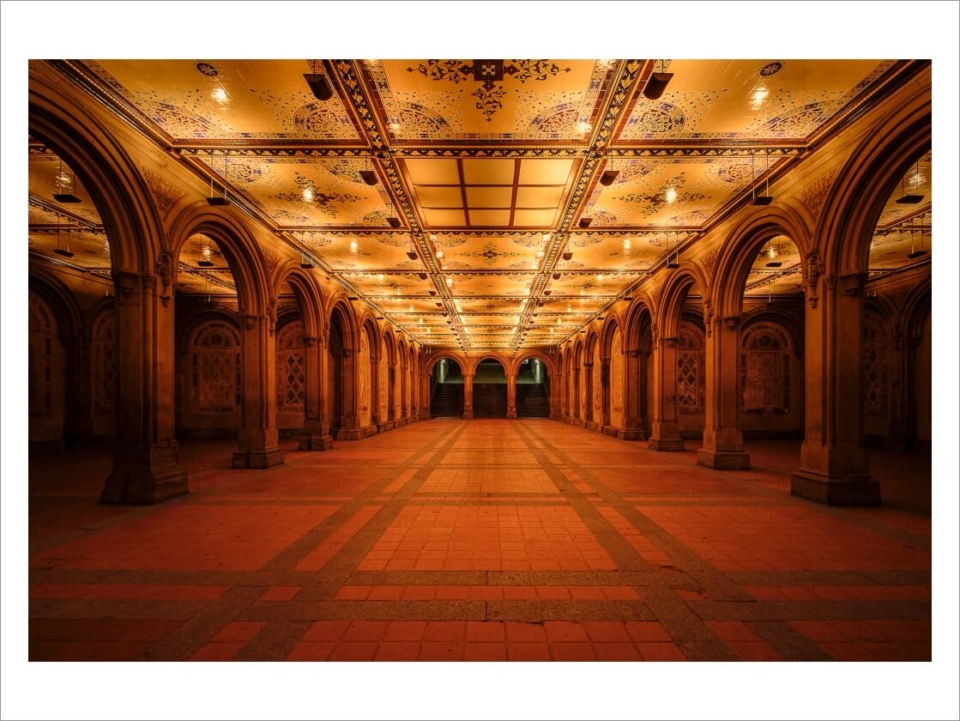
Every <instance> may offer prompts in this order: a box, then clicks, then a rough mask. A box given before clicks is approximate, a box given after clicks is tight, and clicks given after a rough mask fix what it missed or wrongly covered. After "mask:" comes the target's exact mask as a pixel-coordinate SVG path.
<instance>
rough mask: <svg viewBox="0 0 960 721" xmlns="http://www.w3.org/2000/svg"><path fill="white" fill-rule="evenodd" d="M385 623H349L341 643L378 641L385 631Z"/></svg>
mask: <svg viewBox="0 0 960 721" xmlns="http://www.w3.org/2000/svg"><path fill="white" fill-rule="evenodd" d="M387 623H388V622H387V621H351V622H350V625H349V626H348V627H347V630H346V631H344V633H343V636H342V637H341V638H340V640H341V642H353V643H357V642H365V641H380V640H381V639H382V638H383V634H384V633H385V632H386V630H387Z"/></svg>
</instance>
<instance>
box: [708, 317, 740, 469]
mask: <svg viewBox="0 0 960 721" xmlns="http://www.w3.org/2000/svg"><path fill="white" fill-rule="evenodd" d="M711 322H712V323H713V328H708V329H707V340H706V345H707V347H706V366H707V368H706V371H707V378H706V399H705V400H706V408H705V409H704V428H703V447H702V448H700V449H699V450H698V451H697V463H699V464H700V465H701V466H707V467H708V468H716V469H732V470H745V469H747V468H750V456H749V454H748V453H747V452H746V451H745V450H744V449H743V432H742V431H741V430H740V402H741V397H742V396H741V389H740V318H739V317H735V316H730V317H727V318H723V319H722V320H720V319H711Z"/></svg>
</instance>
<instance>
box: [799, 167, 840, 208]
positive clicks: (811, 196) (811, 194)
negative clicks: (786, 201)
mask: <svg viewBox="0 0 960 721" xmlns="http://www.w3.org/2000/svg"><path fill="white" fill-rule="evenodd" d="M836 177H837V170H836V169H833V170H831V171H830V172H828V173H825V174H824V175H821V176H820V177H819V178H817V179H816V180H814V181H813V182H812V183H811V184H810V185H808V186H807V187H806V188H804V190H803V192H802V193H801V194H800V200H801V202H803V204H804V205H805V206H807V209H808V210H809V211H810V215H812V216H813V217H814V218H817V217H819V215H820V211H821V210H823V204H824V201H825V200H826V199H827V193H829V192H830V188H831V187H832V186H833V181H834V180H835V179H836Z"/></svg>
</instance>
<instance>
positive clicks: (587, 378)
mask: <svg viewBox="0 0 960 721" xmlns="http://www.w3.org/2000/svg"><path fill="white" fill-rule="evenodd" d="M583 386H584V387H583V388H581V389H580V390H581V392H582V393H583V424H582V425H583V427H584V428H589V429H590V430H593V429H594V428H595V427H596V421H595V419H594V417H593V360H592V359H591V360H585V361H584V362H583Z"/></svg>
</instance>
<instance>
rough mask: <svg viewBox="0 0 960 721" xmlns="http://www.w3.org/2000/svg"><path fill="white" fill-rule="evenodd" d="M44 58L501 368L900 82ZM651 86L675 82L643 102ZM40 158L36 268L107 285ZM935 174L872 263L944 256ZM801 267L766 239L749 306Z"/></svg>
mask: <svg viewBox="0 0 960 721" xmlns="http://www.w3.org/2000/svg"><path fill="white" fill-rule="evenodd" d="M52 62H55V64H56V65H57V66H58V67H59V68H60V69H61V70H62V71H63V72H64V73H65V74H66V75H67V77H69V78H71V79H74V80H76V81H77V82H78V83H80V84H81V85H82V86H83V87H85V88H87V89H88V91H89V92H91V93H93V94H94V95H95V97H96V98H97V101H98V102H102V103H106V104H107V105H109V106H110V107H111V108H112V109H113V110H114V111H115V112H119V113H121V114H123V115H124V116H125V117H126V118H127V119H128V120H129V121H130V123H132V124H133V125H134V126H135V127H138V128H140V129H141V130H142V131H143V132H144V133H145V134H147V135H148V136H149V137H150V138H152V139H153V140H154V141H155V142H157V143H159V144H160V145H162V146H163V147H165V148H166V149H168V150H170V151H172V153H173V154H174V155H175V157H177V158H178V160H179V162H181V163H184V164H185V165H188V166H192V167H193V168H194V170H195V171H197V172H199V173H201V174H202V175H203V176H204V177H205V178H208V179H209V182H210V196H211V197H225V198H226V199H227V200H228V202H229V203H230V204H231V205H233V206H236V207H238V208H240V209H242V210H243V211H245V212H246V213H247V214H249V215H250V216H252V218H254V219H255V220H256V221H258V222H262V223H263V224H264V226H265V227H267V228H269V229H271V230H272V231H273V232H274V234H275V237H276V242H277V243H286V244H288V245H289V246H292V247H293V248H295V249H296V250H297V252H298V253H300V255H301V257H302V258H303V261H304V263H305V264H313V265H314V267H315V268H316V270H315V271H314V272H317V273H323V274H325V275H328V276H330V277H331V278H333V279H335V280H336V281H337V282H339V283H340V284H342V285H343V286H344V287H345V288H346V289H347V290H348V292H349V294H350V295H351V296H356V297H357V298H359V299H364V300H366V301H367V302H369V303H370V305H371V306H373V307H374V309H375V310H376V311H377V314H378V315H382V316H384V317H386V318H389V319H390V320H392V321H393V322H394V323H396V324H397V325H398V326H399V327H400V328H402V329H403V330H404V331H405V332H406V333H408V334H409V335H410V336H411V337H413V338H415V339H417V340H419V341H420V342H422V343H425V344H429V345H437V346H450V347H461V348H463V349H465V350H481V349H496V350H503V351H509V350H516V349H519V348H521V347H524V346H543V345H555V344H557V343H559V342H561V341H563V340H564V339H566V338H567V337H569V336H570V335H571V334H572V333H575V332H576V331H577V330H578V329H579V328H580V327H582V326H583V325H584V324H585V323H587V322H589V321H590V320H591V318H593V317H595V316H596V314H597V313H598V312H599V311H601V310H602V309H603V308H604V307H605V306H607V305H609V304H610V303H612V302H614V301H616V300H617V299H619V298H622V297H625V296H627V295H628V294H630V293H631V292H632V291H633V290H634V289H636V288H637V287H639V286H640V285H642V284H643V283H644V281H645V279H646V278H647V277H649V275H650V274H651V273H653V272H655V271H657V270H658V269H659V268H661V267H662V266H664V265H665V264H667V263H668V261H669V260H670V259H671V257H676V255H677V254H678V253H690V252H693V249H694V247H695V245H696V243H697V241H698V239H699V238H700V237H701V236H702V234H703V233H704V232H706V231H708V230H709V229H710V228H711V227H713V226H715V225H716V224H717V223H719V222H720V221H721V220H722V219H723V218H724V217H725V216H726V215H727V214H729V213H731V212H732V211H734V210H736V209H738V208H740V207H742V206H743V205H745V204H750V203H751V202H753V199H754V198H755V197H756V196H758V195H759V196H764V195H765V194H766V193H767V192H768V189H769V184H770V182H771V181H772V180H774V179H776V178H779V177H782V176H783V175H784V174H787V173H789V172H791V170H793V169H794V168H796V167H797V164H798V161H799V160H800V159H802V158H803V156H804V155H805V154H807V153H809V152H810V149H811V148H812V147H813V146H814V145H816V144H819V143H822V141H823V140H824V139H825V138H827V137H829V136H830V134H831V133H833V132H836V131H837V129H838V128H839V127H840V126H842V124H843V123H844V122H846V121H847V120H848V119H849V118H850V117H851V116H853V115H855V114H856V113H857V112H858V110H859V109H861V108H862V107H863V106H864V105H865V104H867V103H871V102H874V101H875V100H876V98H877V97H879V96H881V95H882V94H883V92H884V88H886V87H887V86H889V85H890V84H892V83H893V82H894V81H895V80H896V78H897V76H898V75H899V74H900V73H902V72H903V71H904V70H905V69H906V68H907V66H908V65H909V63H907V62H905V61H897V60H839V61H832V60H831V61H824V60H778V59H769V60H683V59H673V60H582V59H581V60H335V61H332V60H248V61H243V60H215V59H210V60H97V61H94V60H85V61H52ZM655 73H668V74H670V75H671V77H670V78H669V82H668V83H667V85H666V87H665V89H663V91H662V94H661V95H659V97H656V98H651V97H648V95H656V93H651V92H649V90H648V92H647V93H645V92H644V90H645V88H648V83H650V81H651V76H652V75H654V74H655ZM305 74H309V75H312V76H314V77H313V81H314V85H313V86H312V87H311V85H310V84H309V83H308V79H307V78H306V77H305ZM320 77H322V80H321V79H320ZM315 90H317V91H318V92H314V91H315ZM326 91H329V92H326ZM322 98H326V99H322ZM30 161H31V162H30V179H29V195H30V198H29V207H30V220H29V222H30V234H29V237H30V250H31V253H33V254H34V255H35V256H37V257H39V258H46V259H48V260H51V261H55V262H59V263H66V264H70V265H74V266H75V267H79V268H82V269H84V270H86V271H88V272H92V273H95V274H97V273H98V274H101V275H105V276H106V275H109V265H110V264H109V243H108V239H107V238H106V235H105V234H104V233H103V229H102V226H101V224H100V218H99V215H98V213H97V210H96V208H95V207H94V206H93V204H92V203H91V201H90V198H89V196H88V195H87V194H86V193H85V191H84V189H83V184H82V179H80V178H76V177H75V176H74V175H73V173H72V171H71V170H70V169H69V168H68V167H66V166H65V165H64V164H63V163H62V161H61V160H60V159H59V158H57V157H56V156H55V155H54V154H53V153H52V152H50V151H49V150H47V149H46V148H43V147H42V145H40V144H39V143H37V142H35V141H31V154H30ZM930 162H931V158H930V156H929V155H928V156H927V157H925V158H924V159H923V160H922V161H920V162H919V163H918V164H917V166H916V167H915V168H913V169H911V171H910V172H909V173H908V174H907V176H905V177H904V179H903V183H902V185H901V188H899V189H898V193H896V194H895V196H893V197H891V199H890V202H889V203H888V205H887V208H886V210H885V211H884V213H883V215H882V217H881V220H880V223H879V225H878V228H877V233H876V236H875V239H874V245H873V248H872V252H871V260H870V263H871V270H875V271H876V272H886V271H890V270H895V269H897V268H901V267H903V266H904V265H907V264H910V263H913V262H916V260H917V255H916V251H917V246H918V244H919V245H921V246H923V249H925V250H926V251H927V252H929V251H930V226H931V213H930V209H931V203H932V176H931V172H930ZM904 194H913V195H919V196H922V199H921V201H920V202H919V203H915V204H904V203H897V202H895V201H896V200H897V199H898V198H899V197H900V196H901V195H904ZM67 196H73V197H67ZM77 201H79V202H77ZM66 244H69V250H68V251H67V252H68V253H70V254H72V255H67V254H66V253H64V250H65V245H66ZM774 246H775V247H774ZM58 251H59V252H58ZM774 253H776V255H777V256H778V258H777V259H776V263H779V264H780V265H776V264H775V263H772V262H771V261H772V260H774V259H773V258H772V257H771V256H772V255H773V254H774ZM909 255H913V256H914V257H913V258H910V257H908V256H909ZM927 261H929V256H927V257H926V258H925V260H924V262H927ZM799 263H800V258H799V255H798V252H797V248H796V246H795V245H794V244H793V242H792V241H791V240H790V239H789V238H785V237H784V238H777V239H775V240H773V241H771V247H766V246H765V247H764V248H762V249H761V250H760V251H759V252H758V255H757V258H756V260H755V263H754V268H753V270H752V272H751V275H750V277H749V278H748V281H747V285H746V287H745V289H744V292H745V293H746V294H747V295H768V294H770V293H776V294H778V295H783V294H794V295H796V294H800V293H801V292H802V291H801V288H802V284H801V278H800V266H799ZM179 264H180V272H179V273H178V279H179V281H178V283H179V285H178V292H180V293H184V294H191V293H194V294H198V293H203V294H211V293H216V294H218V295H230V294H231V293H233V282H232V276H231V273H230V270H229V268H228V266H227V263H226V260H225V259H224V258H223V256H222V254H221V253H220V252H219V249H218V248H217V247H216V244H215V243H214V242H213V241H212V240H211V239H209V238H206V237H203V236H199V235H198V236H195V237H194V238H192V239H191V242H190V243H189V244H188V245H187V247H186V248H185V250H184V251H183V253H182V254H181V257H180V259H179Z"/></svg>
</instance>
